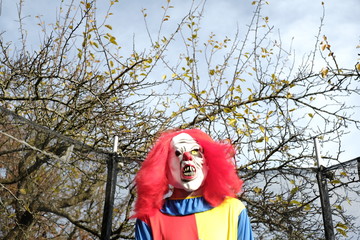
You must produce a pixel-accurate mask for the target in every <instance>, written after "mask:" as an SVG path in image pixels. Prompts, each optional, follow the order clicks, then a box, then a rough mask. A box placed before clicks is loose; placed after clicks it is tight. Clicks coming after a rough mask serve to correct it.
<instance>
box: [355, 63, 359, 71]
mask: <svg viewBox="0 0 360 240" xmlns="http://www.w3.org/2000/svg"><path fill="white" fill-rule="evenodd" d="M356 69H357V70H358V71H360V63H358V64H356Z"/></svg>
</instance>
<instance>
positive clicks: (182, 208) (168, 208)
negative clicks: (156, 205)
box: [160, 197, 213, 216]
mask: <svg viewBox="0 0 360 240" xmlns="http://www.w3.org/2000/svg"><path fill="white" fill-rule="evenodd" d="M212 208H213V207H212V206H211V205H210V204H209V203H208V202H206V201H205V199H204V198H203V197H194V198H185V199H169V198H167V199H166V200H165V203H164V205H163V207H162V209H161V210H160V211H161V212H162V213H164V214H168V215H172V216H183V215H190V214H194V213H198V212H205V211H208V210H210V209H212Z"/></svg>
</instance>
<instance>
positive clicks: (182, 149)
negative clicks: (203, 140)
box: [167, 133, 207, 192]
mask: <svg viewBox="0 0 360 240" xmlns="http://www.w3.org/2000/svg"><path fill="white" fill-rule="evenodd" d="M171 143H172V146H173V150H174V152H173V153H171V155H170V158H169V159H168V165H169V169H170V172H168V174H167V175H168V179H169V183H170V184H171V185H172V186H174V187H175V188H180V189H184V190H186V191H188V192H192V191H195V190H197V189H198V188H199V187H200V186H201V185H202V183H203V181H204V179H205V177H206V174H207V167H206V165H205V163H204V160H205V159H204V156H203V153H202V148H201V146H200V145H199V144H198V143H197V142H196V141H195V140H194V139H193V138H192V137H191V136H190V135H189V134H187V133H180V134H179V135H176V136H175V137H174V138H173V139H172V142H171Z"/></svg>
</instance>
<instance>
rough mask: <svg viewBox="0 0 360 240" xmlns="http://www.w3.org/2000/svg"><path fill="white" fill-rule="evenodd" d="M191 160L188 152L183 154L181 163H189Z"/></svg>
mask: <svg viewBox="0 0 360 240" xmlns="http://www.w3.org/2000/svg"><path fill="white" fill-rule="evenodd" d="M189 160H192V156H191V154H190V153H189V152H184V154H183V161H189Z"/></svg>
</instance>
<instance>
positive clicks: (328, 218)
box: [314, 138, 335, 240]
mask: <svg viewBox="0 0 360 240" xmlns="http://www.w3.org/2000/svg"><path fill="white" fill-rule="evenodd" d="M314 142H315V151H316V160H317V164H318V172H317V173H316V178H317V181H318V185H319V192H320V201H321V210H322V216H323V221H324V230H325V239H326V240H335V235H334V227H333V220H332V213H331V206H330V200H329V192H328V188H327V181H326V177H325V176H324V170H325V167H324V166H322V165H321V164H320V163H321V156H320V148H319V142H318V140H317V138H314Z"/></svg>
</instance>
